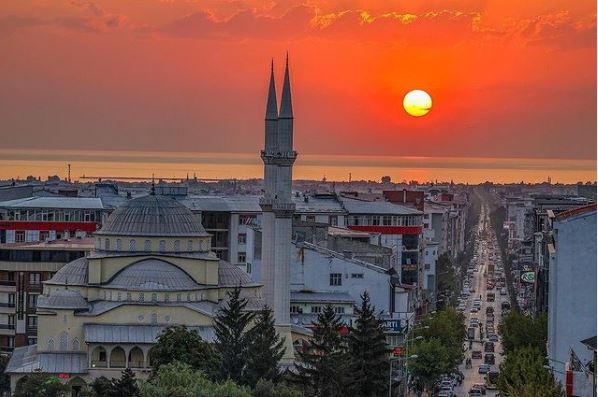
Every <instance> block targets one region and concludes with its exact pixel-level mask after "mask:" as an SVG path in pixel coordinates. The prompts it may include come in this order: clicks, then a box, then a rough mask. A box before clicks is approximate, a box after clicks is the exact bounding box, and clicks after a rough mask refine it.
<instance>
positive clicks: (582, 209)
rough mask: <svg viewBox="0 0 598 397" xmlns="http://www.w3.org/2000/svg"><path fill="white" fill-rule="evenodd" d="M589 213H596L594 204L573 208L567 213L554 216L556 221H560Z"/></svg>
mask: <svg viewBox="0 0 598 397" xmlns="http://www.w3.org/2000/svg"><path fill="white" fill-rule="evenodd" d="M591 212H596V203H593V204H588V205H584V206H581V207H577V208H573V209H570V210H567V211H563V212H561V213H560V214H558V215H557V216H556V219H557V220H559V221H562V220H565V219H568V218H571V217H573V216H577V215H583V214H588V213H591Z"/></svg>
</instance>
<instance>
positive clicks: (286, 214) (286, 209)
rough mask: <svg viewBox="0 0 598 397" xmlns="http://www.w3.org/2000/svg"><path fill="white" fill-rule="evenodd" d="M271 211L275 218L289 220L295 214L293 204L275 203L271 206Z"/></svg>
mask: <svg viewBox="0 0 598 397" xmlns="http://www.w3.org/2000/svg"><path fill="white" fill-rule="evenodd" d="M272 211H273V212H274V214H275V215H276V217H277V218H290V217H292V216H293V214H294V213H295V203H277V202H274V204H273V205H272Z"/></svg>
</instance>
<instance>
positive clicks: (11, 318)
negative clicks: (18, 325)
mask: <svg viewBox="0 0 598 397" xmlns="http://www.w3.org/2000/svg"><path fill="white" fill-rule="evenodd" d="M8 325H9V326H10V325H12V326H13V327H14V326H15V315H14V314H9V315H8Z"/></svg>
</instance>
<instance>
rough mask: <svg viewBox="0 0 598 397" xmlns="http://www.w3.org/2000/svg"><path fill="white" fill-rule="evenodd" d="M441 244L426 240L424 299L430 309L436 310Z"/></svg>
mask: <svg viewBox="0 0 598 397" xmlns="http://www.w3.org/2000/svg"><path fill="white" fill-rule="evenodd" d="M439 246H440V245H439V244H438V243H437V242H435V241H426V248H425V249H424V269H423V277H422V279H423V285H422V288H423V290H424V298H423V299H424V300H425V301H427V303H428V309H430V310H434V309H435V308H436V298H437V292H438V291H437V287H438V279H437V274H436V272H437V266H436V265H437V263H438V248H439Z"/></svg>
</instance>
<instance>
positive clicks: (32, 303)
mask: <svg viewBox="0 0 598 397" xmlns="http://www.w3.org/2000/svg"><path fill="white" fill-rule="evenodd" d="M38 296H39V295H38V294H27V307H28V308H29V309H35V308H36V307H37V297H38Z"/></svg>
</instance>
